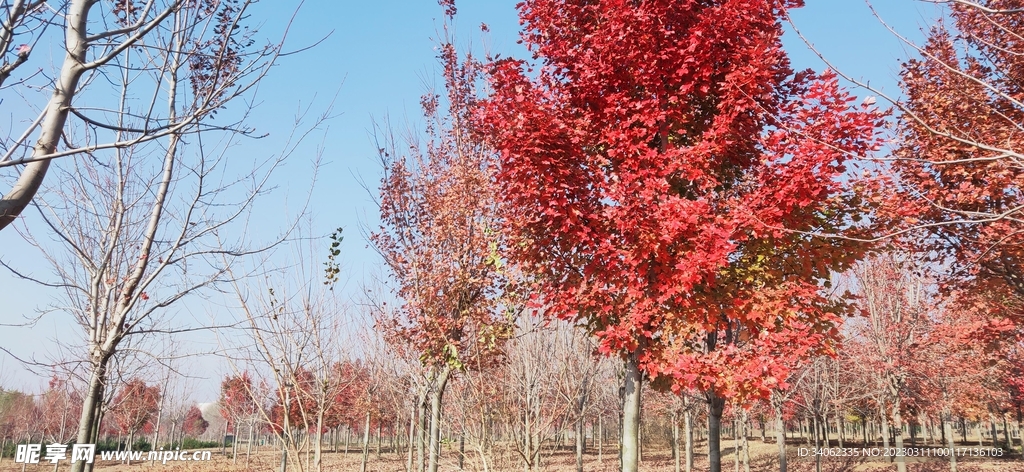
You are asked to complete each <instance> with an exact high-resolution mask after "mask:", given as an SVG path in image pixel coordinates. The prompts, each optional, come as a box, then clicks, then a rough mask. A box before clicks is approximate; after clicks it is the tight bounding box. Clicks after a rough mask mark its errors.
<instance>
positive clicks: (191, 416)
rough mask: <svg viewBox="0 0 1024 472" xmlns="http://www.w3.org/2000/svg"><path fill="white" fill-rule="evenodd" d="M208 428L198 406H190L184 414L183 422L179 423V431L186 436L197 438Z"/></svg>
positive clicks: (208, 425)
mask: <svg viewBox="0 0 1024 472" xmlns="http://www.w3.org/2000/svg"><path fill="white" fill-rule="evenodd" d="M209 427H210V422H209V421H206V419H205V418H203V412H202V411H200V410H199V407H198V406H195V405H192V407H190V408H189V409H188V411H187V412H185V420H184V421H183V422H182V423H181V430H182V431H183V432H184V433H185V435H186V436H189V437H192V438H198V437H199V436H201V435H202V434H203V433H205V432H206V428H209Z"/></svg>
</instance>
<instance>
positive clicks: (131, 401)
mask: <svg viewBox="0 0 1024 472" xmlns="http://www.w3.org/2000/svg"><path fill="white" fill-rule="evenodd" d="M159 407H160V388H159V387H157V386H155V385H154V386H149V385H146V382H144V381H142V380H141V379H131V380H129V381H128V382H126V383H125V384H124V385H123V386H121V389H120V390H118V392H117V394H116V395H114V399H113V401H112V402H111V407H110V412H109V414H110V415H111V417H112V418H113V420H114V422H115V423H116V424H117V428H118V431H119V432H120V433H123V434H128V435H131V434H133V433H136V432H139V431H145V428H147V427H152V425H151V424H150V420H152V419H154V416H155V415H156V412H157V409H158V408H159Z"/></svg>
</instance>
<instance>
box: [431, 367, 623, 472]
mask: <svg viewBox="0 0 1024 472" xmlns="http://www.w3.org/2000/svg"><path fill="white" fill-rule="evenodd" d="M638 351H639V349H638V350H637V351H633V352H631V353H630V354H629V355H628V356H626V376H625V379H624V383H623V387H624V390H623V398H622V438H621V444H622V446H621V449H620V450H621V451H622V453H621V454H622V472H637V470H638V468H639V467H640V388H641V386H642V384H643V374H642V373H641V372H640V353H639V352H638ZM431 472H433V471H431Z"/></svg>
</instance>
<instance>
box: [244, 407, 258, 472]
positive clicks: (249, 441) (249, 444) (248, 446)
mask: <svg viewBox="0 0 1024 472" xmlns="http://www.w3.org/2000/svg"><path fill="white" fill-rule="evenodd" d="M255 426H256V425H255V421H252V419H250V420H249V437H248V439H246V441H245V470H249V455H250V454H252V430H253V428H254V427H255Z"/></svg>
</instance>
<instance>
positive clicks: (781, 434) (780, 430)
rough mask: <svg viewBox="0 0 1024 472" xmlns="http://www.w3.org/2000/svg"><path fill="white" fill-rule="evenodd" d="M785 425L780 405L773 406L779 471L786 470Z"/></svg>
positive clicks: (783, 471)
mask: <svg viewBox="0 0 1024 472" xmlns="http://www.w3.org/2000/svg"><path fill="white" fill-rule="evenodd" d="M785 431H786V426H785V422H784V421H783V420H782V405H776V406H775V445H776V447H778V449H779V472H786V434H785Z"/></svg>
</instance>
